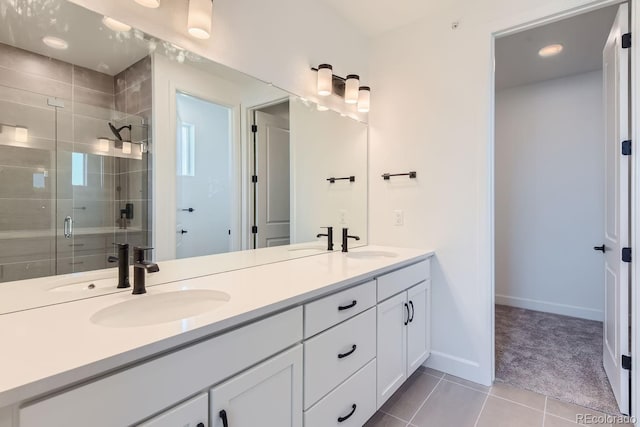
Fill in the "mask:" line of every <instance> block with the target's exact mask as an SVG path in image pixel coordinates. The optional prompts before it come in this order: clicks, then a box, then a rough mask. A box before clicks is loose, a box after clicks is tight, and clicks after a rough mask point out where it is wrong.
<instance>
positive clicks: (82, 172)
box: [71, 153, 87, 187]
mask: <svg viewBox="0 0 640 427" xmlns="http://www.w3.org/2000/svg"><path fill="white" fill-rule="evenodd" d="M71 184H73V185H75V186H82V187H86V186H87V155H86V154H85V153H71Z"/></svg>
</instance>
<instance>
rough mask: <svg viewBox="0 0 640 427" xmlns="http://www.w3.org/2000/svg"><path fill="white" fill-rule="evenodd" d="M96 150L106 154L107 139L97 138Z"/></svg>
mask: <svg viewBox="0 0 640 427" xmlns="http://www.w3.org/2000/svg"><path fill="white" fill-rule="evenodd" d="M98 150H100V151H102V152H103V153H106V152H108V151H109V139H107V138H98Z"/></svg>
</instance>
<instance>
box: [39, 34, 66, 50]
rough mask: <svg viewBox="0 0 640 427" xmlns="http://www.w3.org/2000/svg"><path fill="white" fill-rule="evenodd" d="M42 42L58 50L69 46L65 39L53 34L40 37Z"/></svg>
mask: <svg viewBox="0 0 640 427" xmlns="http://www.w3.org/2000/svg"><path fill="white" fill-rule="evenodd" d="M42 43H44V44H46V45H47V46H49V47H50V48H53V49H58V50H65V49H67V48H68V47H69V43H67V41H66V40H63V39H61V38H59V37H54V36H44V37H43V38H42Z"/></svg>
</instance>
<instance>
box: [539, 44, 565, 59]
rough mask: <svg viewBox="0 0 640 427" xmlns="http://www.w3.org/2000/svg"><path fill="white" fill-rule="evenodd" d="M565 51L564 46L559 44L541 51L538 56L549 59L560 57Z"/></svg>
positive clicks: (551, 45)
mask: <svg viewBox="0 0 640 427" xmlns="http://www.w3.org/2000/svg"><path fill="white" fill-rule="evenodd" d="M563 49H564V46H562V45H561V44H559V43H556V44H550V45H548V46H545V47H543V48H542V49H540V50H539V51H538V55H540V56H541V57H543V58H548V57H550V56H556V55H558V54H559V53H560V52H562V50H563Z"/></svg>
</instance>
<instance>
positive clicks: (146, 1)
mask: <svg viewBox="0 0 640 427" xmlns="http://www.w3.org/2000/svg"><path fill="white" fill-rule="evenodd" d="M135 2H136V3H138V4H139V5H140V6H144V7H148V8H149V9H156V8H158V7H160V0H135Z"/></svg>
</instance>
